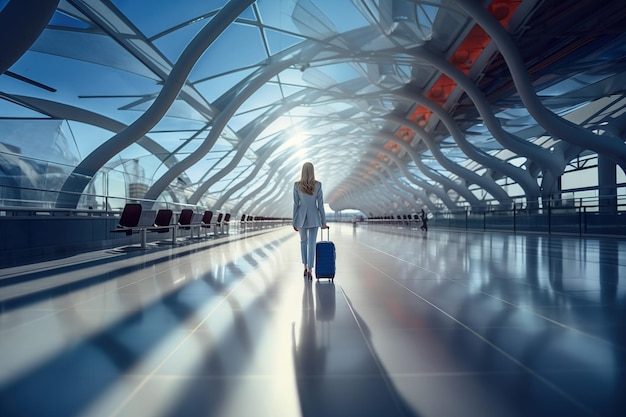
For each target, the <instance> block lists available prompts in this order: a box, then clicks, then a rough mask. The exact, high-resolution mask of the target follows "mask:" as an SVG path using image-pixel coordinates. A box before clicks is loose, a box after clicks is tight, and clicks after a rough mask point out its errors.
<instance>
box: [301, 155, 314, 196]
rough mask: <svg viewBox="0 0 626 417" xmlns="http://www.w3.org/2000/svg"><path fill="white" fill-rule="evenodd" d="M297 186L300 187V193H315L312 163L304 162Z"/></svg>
mask: <svg viewBox="0 0 626 417" xmlns="http://www.w3.org/2000/svg"><path fill="white" fill-rule="evenodd" d="M298 184H299V185H300V191H302V192H303V193H306V194H309V195H313V191H315V171H314V170H313V164H312V163H310V162H305V163H304V164H303V165H302V174H301V175H300V181H298Z"/></svg>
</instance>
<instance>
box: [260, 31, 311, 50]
mask: <svg viewBox="0 0 626 417" xmlns="http://www.w3.org/2000/svg"><path fill="white" fill-rule="evenodd" d="M263 33H264V34H265V37H266V39H267V44H268V46H269V49H270V54H272V55H274V54H277V53H279V52H281V51H284V50H285V49H288V48H290V47H292V46H294V45H296V44H299V43H300V42H302V41H303V40H304V39H305V38H303V37H301V36H294V35H292V34H289V33H284V32H280V31H276V30H272V29H264V30H263Z"/></svg>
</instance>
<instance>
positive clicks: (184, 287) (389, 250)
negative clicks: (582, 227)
mask: <svg viewBox="0 0 626 417" xmlns="http://www.w3.org/2000/svg"><path fill="white" fill-rule="evenodd" d="M331 239H332V240H333V241H334V242H335V244H336V247H337V275H336V279H335V281H334V283H332V282H329V281H327V280H320V281H315V280H313V282H309V281H306V280H304V279H303V277H302V270H301V265H300V261H299V242H298V235H297V233H295V232H293V230H292V229H291V228H289V227H282V228H278V229H272V230H261V231H255V232H247V233H235V232H233V233H231V234H230V235H229V236H224V237H220V238H217V239H206V240H202V241H196V242H193V243H189V242H187V241H182V240H181V242H180V243H179V244H177V245H176V246H175V247H172V245H155V244H152V245H150V247H149V248H148V249H146V250H141V249H137V248H133V247H130V248H117V249H115V250H106V251H100V252H94V253H89V254H83V255H77V256H75V257H72V258H68V259H64V260H59V261H53V262H46V263H40V264H33V265H29V266H22V267H18V268H10V269H4V270H0V416H2V417H13V416H20V417H22V416H29V417H47V416H59V417H73V416H90V417H91V416H128V417H144V416H145V417H154V416H164V417H196V416H220V417H221V416H229V417H230V416H251V417H257V416H258V417H261V416H268V417H270V416H271V417H277V416H289V417H292V416H293V417H297V416H316V417H317V416H331V417H332V416H342V417H343V416H355V417H356V416H385V417H395V416H408V417H411V416H414V417H417V416H420V417H456V416H459V417H473V416H476V417H478V416H480V417H486V416H493V417H509V416H510V417H518V416H519V417H521V416H533V417H535V416H568V417H573V416H618V415H620V416H621V415H624V413H625V412H626V286H625V280H626V259H625V255H624V254H625V253H626V242H625V241H619V240H610V239H593V238H586V239H579V238H575V237H555V236H552V237H547V236H537V235H526V236H522V235H506V234H489V233H465V232H450V231H441V230H430V231H429V232H428V234H425V233H423V232H420V231H419V230H409V229H406V228H404V229H401V228H395V227H375V226H365V225H359V226H357V227H355V228H353V227H352V225H336V224H333V225H331Z"/></svg>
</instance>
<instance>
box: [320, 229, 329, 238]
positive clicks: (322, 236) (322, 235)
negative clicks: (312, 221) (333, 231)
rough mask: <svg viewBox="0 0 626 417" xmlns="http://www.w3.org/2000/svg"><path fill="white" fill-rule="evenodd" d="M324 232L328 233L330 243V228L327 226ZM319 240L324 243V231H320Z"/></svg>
mask: <svg viewBox="0 0 626 417" xmlns="http://www.w3.org/2000/svg"><path fill="white" fill-rule="evenodd" d="M326 230H327V231H328V241H330V226H327V227H326ZM320 239H321V240H322V241H324V229H322V233H321V234H320Z"/></svg>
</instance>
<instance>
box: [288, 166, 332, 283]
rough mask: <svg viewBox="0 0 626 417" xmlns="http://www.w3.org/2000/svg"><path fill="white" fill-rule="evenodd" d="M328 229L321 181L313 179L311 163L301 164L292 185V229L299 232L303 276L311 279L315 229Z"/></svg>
mask: <svg viewBox="0 0 626 417" xmlns="http://www.w3.org/2000/svg"><path fill="white" fill-rule="evenodd" d="M319 227H321V228H322V229H328V226H327V225H326V213H325V212H324V197H323V194H322V183H321V182H319V181H315V173H314V171H313V164H312V163H310V162H305V163H304V164H303V165H302V174H301V175H300V181H297V182H296V183H295V184H294V186H293V229H294V230H295V231H296V232H299V233H300V251H301V253H302V263H303V264H304V276H305V277H308V278H309V279H312V277H313V273H312V269H313V265H314V261H315V242H316V241H317V229H318V228H319Z"/></svg>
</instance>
